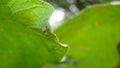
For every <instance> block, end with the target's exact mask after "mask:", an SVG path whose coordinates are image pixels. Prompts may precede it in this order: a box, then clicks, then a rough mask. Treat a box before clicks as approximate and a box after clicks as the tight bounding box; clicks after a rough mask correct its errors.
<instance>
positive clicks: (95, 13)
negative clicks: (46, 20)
mask: <svg viewBox="0 0 120 68" xmlns="http://www.w3.org/2000/svg"><path fill="white" fill-rule="evenodd" d="M55 32H56V34H57V35H58V37H59V38H60V40H61V41H62V42H64V43H66V44H68V45H70V51H69V53H68V55H67V58H66V63H65V65H63V67H55V68H116V67H117V66H118V64H119V59H120V58H119V53H120V45H119V42H120V5H110V4H107V5H101V6H93V7H89V8H86V9H85V10H84V11H83V12H82V13H81V14H79V15H77V16H75V17H73V18H72V19H70V20H68V21H66V22H65V23H64V24H63V25H62V26H60V27H59V28H58V29H57V30H56V31H55ZM117 47H118V48H117ZM118 51H119V53H118ZM69 65H70V66H69Z"/></svg>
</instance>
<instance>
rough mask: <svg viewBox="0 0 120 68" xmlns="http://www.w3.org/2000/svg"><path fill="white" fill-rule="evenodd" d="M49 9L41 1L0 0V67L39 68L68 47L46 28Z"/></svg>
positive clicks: (58, 59) (50, 10) (54, 58)
mask: <svg viewBox="0 0 120 68" xmlns="http://www.w3.org/2000/svg"><path fill="white" fill-rule="evenodd" d="M52 11H53V8H52V7H51V6H50V5H49V4H48V3H46V2H43V1H42V0H40V1H39V0H0V68H41V67H42V66H43V65H44V64H48V63H53V62H59V61H60V60H61V59H62V58H63V56H64V55H65V53H66V51H67V48H65V47H63V46H61V44H60V42H59V40H58V39H57V38H56V36H55V34H54V33H52V32H51V31H50V29H48V28H47V27H48V26H47V25H48V19H49V16H50V14H51V13H52ZM45 27H46V28H45ZM42 29H44V32H43V31H42Z"/></svg>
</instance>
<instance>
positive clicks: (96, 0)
mask: <svg viewBox="0 0 120 68" xmlns="http://www.w3.org/2000/svg"><path fill="white" fill-rule="evenodd" d="M45 1H47V2H49V3H51V4H52V5H53V6H54V7H55V8H56V9H57V8H63V9H64V10H65V11H66V17H68V18H69V17H70V16H73V15H75V14H76V13H78V12H79V11H80V10H82V9H84V8H85V7H87V6H89V5H94V4H103V3H106V2H111V1H120V0H45Z"/></svg>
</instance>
